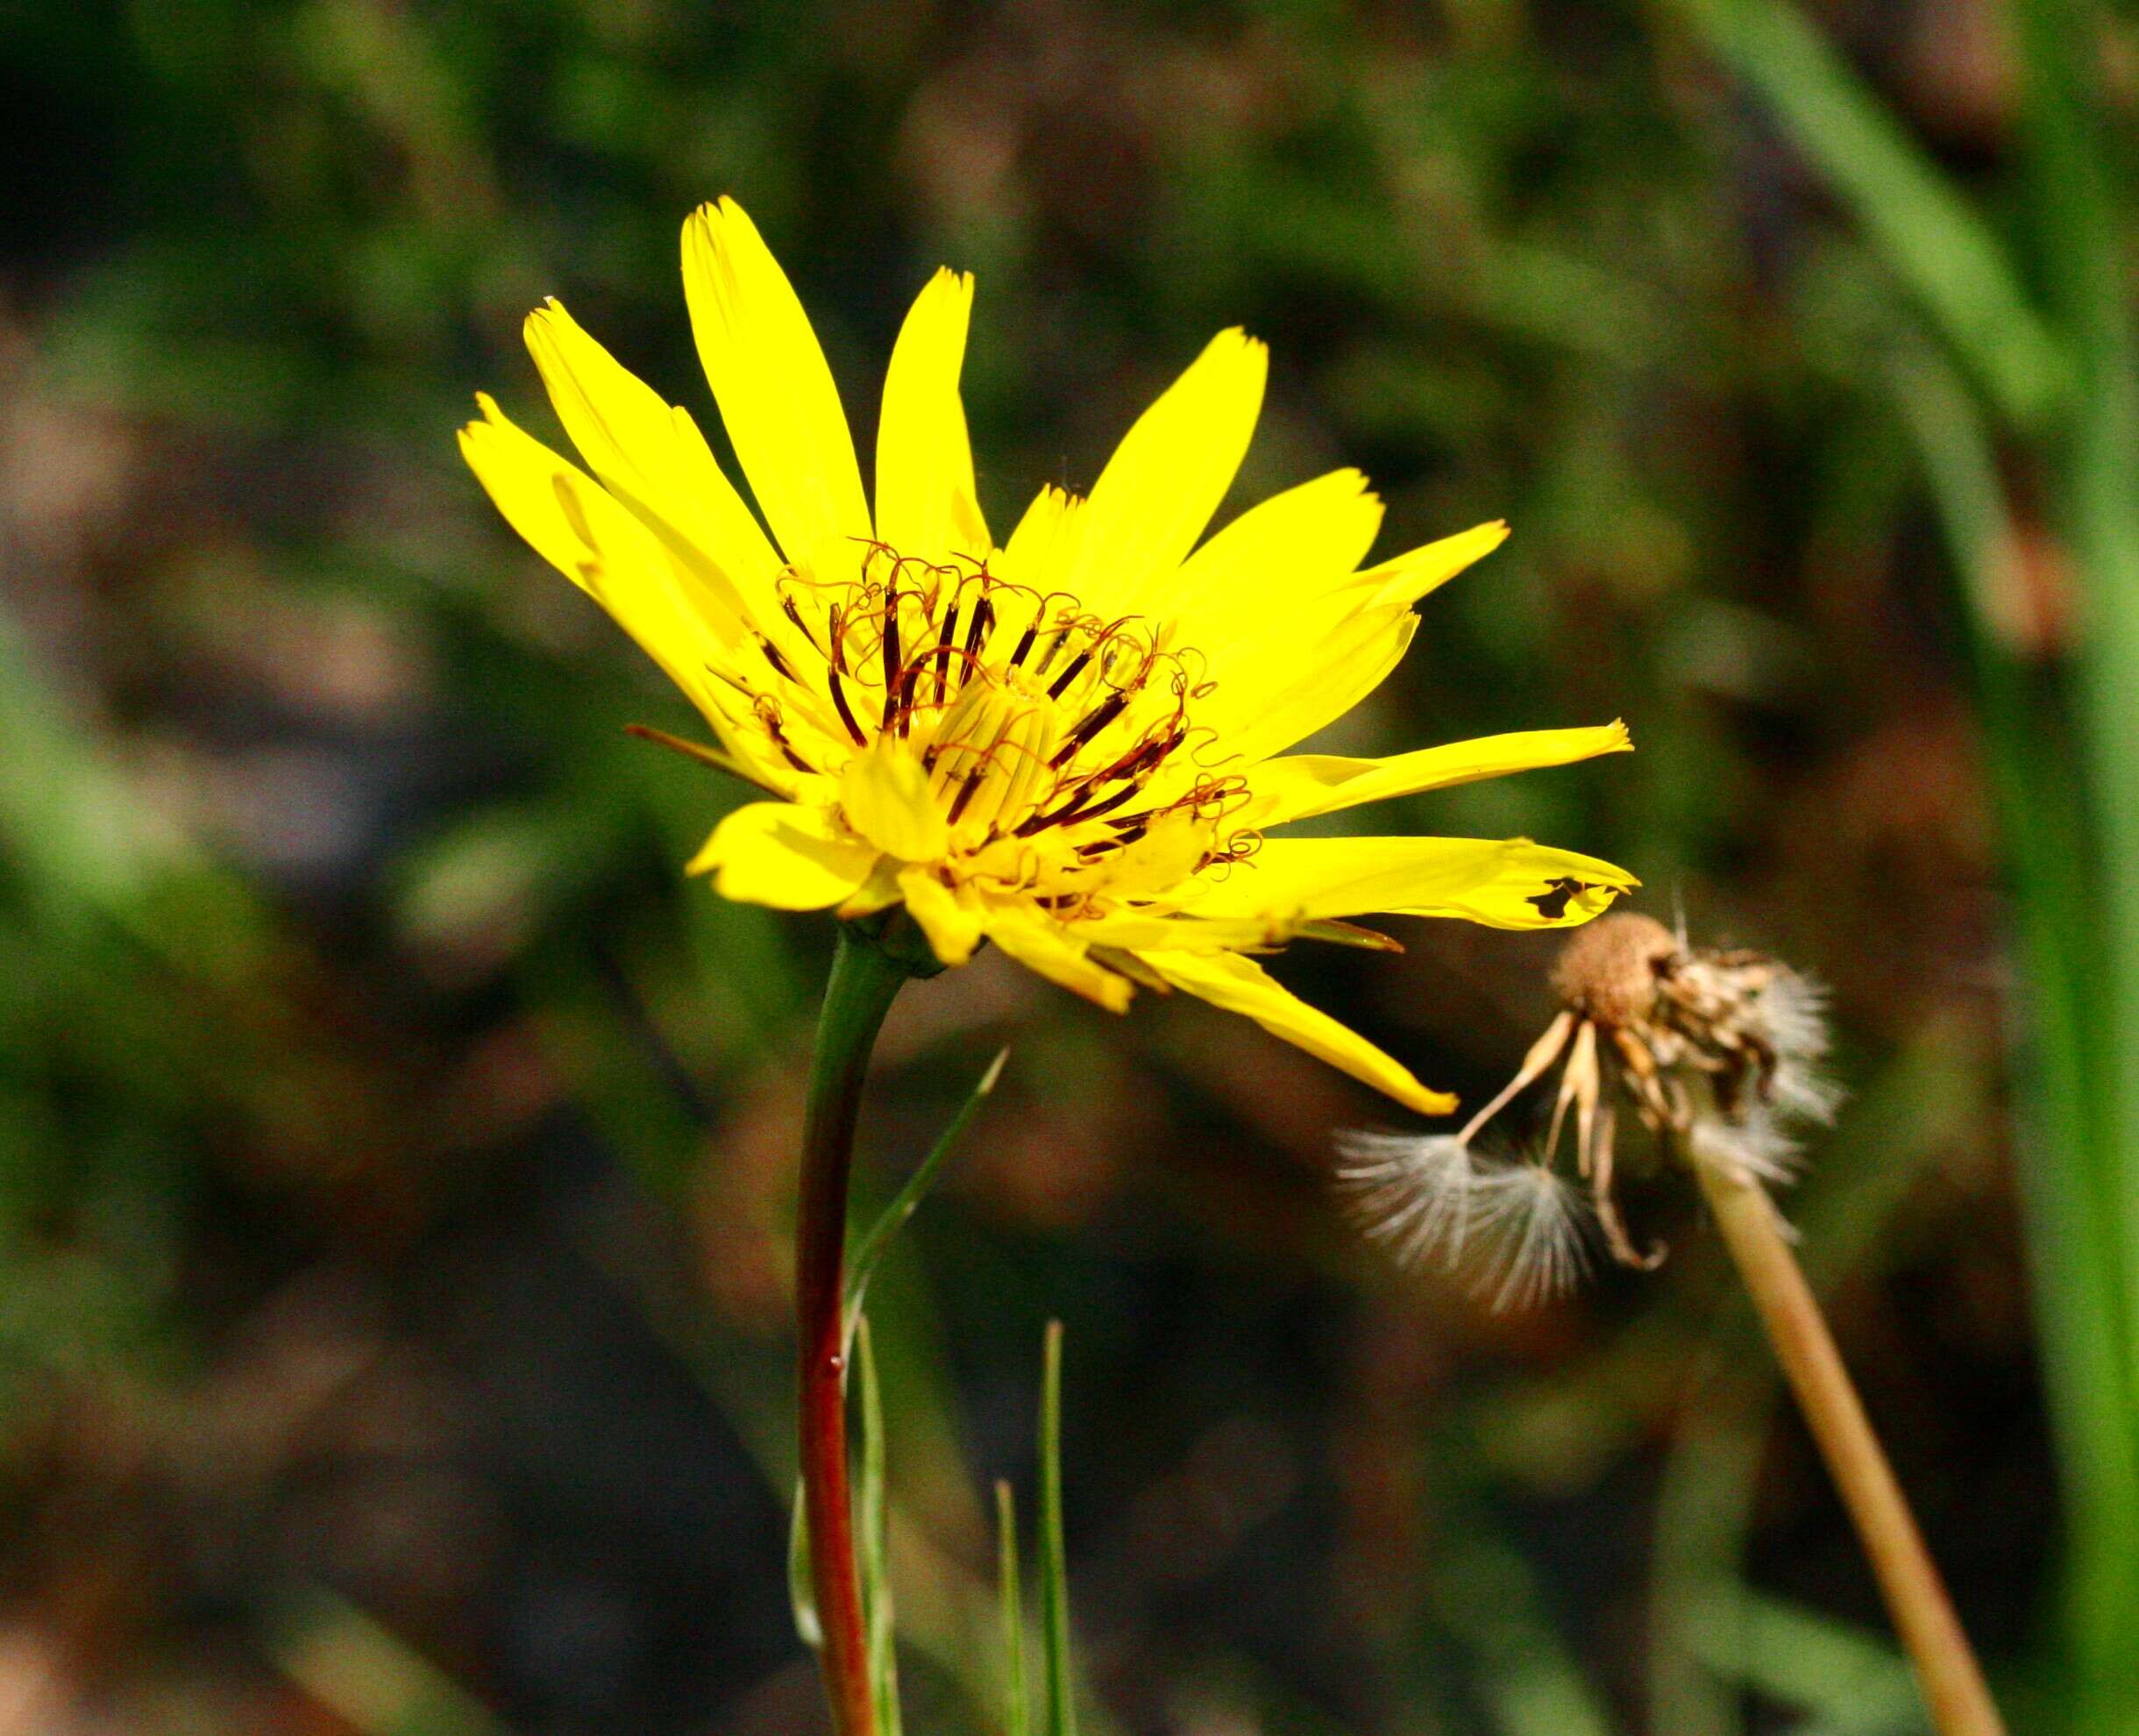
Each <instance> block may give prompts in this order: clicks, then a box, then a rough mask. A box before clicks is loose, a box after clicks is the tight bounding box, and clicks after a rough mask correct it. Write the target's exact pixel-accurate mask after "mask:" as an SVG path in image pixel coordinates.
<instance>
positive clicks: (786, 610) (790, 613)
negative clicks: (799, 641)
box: [780, 597, 824, 653]
mask: <svg viewBox="0 0 2139 1736" xmlns="http://www.w3.org/2000/svg"><path fill="white" fill-rule="evenodd" d="M780 610H781V613H783V614H784V615H786V617H787V618H788V619H789V620H790V621H792V622H793V623H794V624H795V631H797V632H798V633H799V634H801V636H802V637H804V638H806V639H807V640H808V641H809V646H810V649H811V650H812V651H817V652H819V653H821V652H822V651H823V650H824V647H823V646H822V645H821V644H818V643H817V636H816V635H815V634H814V633H813V632H811V631H810V630H809V628H808V627H807V625H806V624H804V622H803V620H802V610H801V607H800V606H799V604H798V603H797V602H796V601H795V600H794V599H793V598H792V597H782V598H781V599H780Z"/></svg>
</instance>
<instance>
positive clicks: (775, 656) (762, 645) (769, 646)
mask: <svg viewBox="0 0 2139 1736" xmlns="http://www.w3.org/2000/svg"><path fill="white" fill-rule="evenodd" d="M757 648H758V650H760V651H763V652H764V654H765V661H766V662H767V663H769V664H771V665H772V672H773V673H774V674H775V675H777V676H778V677H779V678H780V679H781V680H783V681H792V680H793V679H795V672H794V671H793V670H792V669H791V668H790V667H789V666H788V664H787V659H786V658H784V657H782V656H781V655H780V653H779V647H778V646H777V645H775V644H773V643H772V641H771V640H770V639H768V638H767V637H765V636H764V634H763V633H760V634H759V635H758V636H757Z"/></svg>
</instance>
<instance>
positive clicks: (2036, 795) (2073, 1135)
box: [1889, 356, 2139, 1676]
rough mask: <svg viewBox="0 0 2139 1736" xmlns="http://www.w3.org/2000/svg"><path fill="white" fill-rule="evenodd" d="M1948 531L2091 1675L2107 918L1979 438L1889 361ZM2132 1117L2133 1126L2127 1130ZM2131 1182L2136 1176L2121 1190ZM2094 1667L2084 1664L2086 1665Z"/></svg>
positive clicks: (2107, 1195) (2098, 1510) (2127, 1476)
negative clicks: (2004, 876) (2050, 721)
mask: <svg viewBox="0 0 2139 1736" xmlns="http://www.w3.org/2000/svg"><path fill="white" fill-rule="evenodd" d="M1889 373H1890V377H1891V378H1892V379H1893V381H1894V388H1895V395H1896V398H1897V400H1898V402H1899V403H1900V405H1901V411H1902V416H1903V419H1904V421H1905V423H1907V425H1908V428H1909V430H1910V431H1911V433H1912V434H1913V435H1914V436H1915V441H1916V445H1917V447H1918V450H1919V452H1920V454H1921V455H1922V460H1923V465H1924V472H1925V475H1926V477H1927V479H1928V480H1929V484H1930V493H1931V498H1932V502H1933V504H1934V506H1935V507H1936V510H1937V514H1938V517H1939V522H1940V525H1941V528H1942V529H1943V530H1944V533H1945V537H1946V541H1947V543H1948V544H1949V547H1950V549H1951V555H1952V559H1953V561H1954V565H1955V566H1956V568H1957V570H1958V573H1959V574H1960V576H1961V580H1962V587H1961V588H1962V592H1963V596H1964V600H1965V604H1966V605H1967V606H1966V607H1965V608H1964V609H1963V611H1962V614H1963V618H1964V623H1965V626H1966V627H1967V628H1968V630H1969V632H1968V637H1969V642H1970V649H1971V653H1972V660H1973V663H1974V666H1975V672H1976V687H1977V702H1978V707H1979V713H1980V715H1981V718H1982V728H1983V741H1984V755H1985V761H1986V771H1987V772H1988V774H1989V782H1990V786H1991V792H1992V795H1993V800H1994V801H1995V803H1996V805H1997V808H1998V815H1999V829H2000V834H2001V836H2002V838H2003V841H2004V845H2005V854H2006V857H2007V866H2008V873H2009V875H2010V877H2011V881H2012V886H2013V891H2014V893H2015V898H2014V915H2015V929H2016V933H2015V941H2016V943H2017V945H2018V950H2019V955H2020V958H2021V961H2022V964H2023V966H2024V970H2025V976H2026V994H2025V1004H2024V1006H2023V1007H2022V1008H2021V1009H2020V1012H2021V1014H2022V1019H2023V1020H2024V1021H2025V1024H2026V1026H2027V1029H2026V1031H2025V1032H2024V1033H2020V1034H2016V1035H2018V1037H2019V1040H2018V1041H2016V1042H2015V1049H2016V1050H2017V1051H2018V1052H2019V1053H2020V1054H2021V1055H2022V1056H2023V1057H2025V1061H2026V1064H2024V1065H2023V1066H2022V1068H2021V1070H2020V1092H2021V1104H2022V1114H2023V1117H2024V1121H2025V1129H2024V1137H2023V1139H2022V1186H2023V1192H2024V1197H2025V1201H2026V1206H2027V1211H2028V1217H2029V1236H2028V1250H2029V1259H2030V1262H2031V1263H2032V1265H2033V1268H2034V1282H2033V1284H2032V1289H2033V1291H2034V1295H2035V1307H2036V1320H2037V1332H2038V1334H2039V1336H2040V1338H2041V1341H2042V1345H2043V1370H2044V1377H2045V1381H2046V1384H2047V1385H2048V1387H2049V1391H2050V1412H2051V1422H2052V1427H2053V1430H2054V1431H2055V1434H2056V1437H2057V1449H2058V1458H2059V1462H2060V1469H2061V1472H2062V1479H2063V1483H2064V1500H2065V1502H2066V1503H2067V1505H2068V1508H2069V1511H2070V1512H2071V1521H2070V1523H2069V1524H2068V1525H2067V1526H2066V1527H2065V1535H2066V1537H2067V1539H2068V1542H2067V1545H2066V1548H2067V1551H2068V1554H2067V1559H2066V1562H2065V1569H2064V1570H2065V1576H2066V1581H2067V1590H2066V1601H2067V1604H2068V1610H2067V1618H2068V1620H2069V1621H2070V1622H2071V1633H2072V1640H2073V1643H2074V1648H2075V1650H2076V1652H2077V1653H2078V1654H2079V1658H2080V1659H2081V1660H2082V1661H2083V1670H2082V1674H2083V1675H2086V1676H2100V1674H2101V1672H2102V1671H2104V1670H2105V1669H2107V1670H2109V1671H2111V1672H2112V1673H2114V1669H2115V1668H2116V1661H2117V1660H2119V1659H2123V1658H2129V1657H2131V1656H2132V1655H2134V1654H2139V1636H2135V1634H2134V1633H2133V1631H2132V1623H2133V1617H2134V1611H2135V1610H2139V1439H2135V1432H2134V1429H2133V1425H2132V1418H2133V1416H2134V1415H2135V1414H2139V1406H2135V1404H2134V1393H2135V1384H2139V1383H2135V1378H2134V1370H2133V1368H2132V1366H2131V1362H2130V1361H2129V1347H2130V1346H2131V1345H2132V1343H2133V1342H2134V1338H2135V1332H2139V1323H2135V1320H2134V1309H2135V1306H2139V1296H2135V1294H2134V1283H2133V1278H2134V1274H2135V1272H2139V1263H2135V1262H2134V1261H2132V1260H2130V1259H2128V1258H2127V1257H2125V1255H2126V1250H2125V1249H2124V1248H2123V1247H2121V1234H2122V1230H2123V1226H2122V1224H2121V1220H2120V1215H2119V1204H2118V1201H2119V1194H2120V1187H2119V1184H2120V1177H2121V1175H2122V1174H2123V1171H2124V1168H2125V1162H2126V1160H2125V1158H2124V1156H2123V1153H2122V1148H2121V1142H2120V1141H2118V1140H2116V1139H2115V1138H2114V1137H2113V1136H2111V1135H2110V1134H2109V1131H2108V1130H2109V1129H2110V1128H2114V1127H2115V1126H2117V1125H2119V1124H2120V1123H2119V1120H2118V1114H2117V1106H2116V1105H2115V1103H2114V1101H2107V1102H2105V1101H2104V1100H2103V1099H2104V1098H2105V1096H2106V1095H2107V1093H2110V1092H2115V1091H2116V1090H2118V1089H2119V1081H2120V1078H2121V1076H2122V1075H2124V1074H2127V1073H2128V1071H2129V1069H2128V1068H2124V1067H2121V1066H2120V1065H2118V1064H2115V1063H2114V1055H2115V1049H2114V1046H2113V1043H2112V1042H2105V1041H2104V1032H2103V1030H2102V1028H2101V1024H2102V1020H2101V1012H2102V1007H2103V1004H2104V1001H2105V1000H2106V998H2107V997H2106V996H2105V994H2104V992H2103V985H2102V983H2101V981H2100V974H2101V968H2102V964H2103V949H2102V948H2101V945H2100V926H2101V913H2100V908H2099V903H2098V900H2096V898H2095V897H2094V895H2093V892H2092V889H2091V887H2092V879H2093V877H2092V876H2091V875H2090V873H2089V872H2088V864H2089V851H2088V847H2087V843H2086V836H2085V827H2084V824H2083V822H2082V820H2081V818H2080V816H2079V813H2078V812H2077V810H2076V808H2075V802H2074V793H2073V792H2072V791H2071V789H2070V788H2069V787H2068V786H2067V784H2066V782H2065V780H2063V779H2045V778H2043V777H2042V776H2040V775H2039V768H2040V767H2041V766H2042V765H2045V764H2051V763H2056V762H2057V761H2059V760H2061V759H2063V758H2065V757H2066V756H2065V754H2064V752H2063V751H2061V750H2062V749H2063V747H2064V743H2062V742H2060V741H2058V740H2057V738H2056V736H2054V735H2053V733H2052V731H2051V730H2050V729H2049V728H2047V727H2046V725H2045V722H2044V720H2043V717H2042V716H2041V715H2040V713H2041V711H2042V709H2043V708H2042V706H2041V704H2040V703H2039V701H2038V699H2037V696H2036V694H2034V693H2033V692H2032V691H2031V688H2032V687H2034V686H2035V685H2036V682H2035V679H2034V677H2033V675H2032V672H2030V671H2029V669H2028V668H2027V667H2026V666H2025V665H2023V664H2022V662H2021V661H2020V659H2019V658H2016V657H2015V656H2014V655H2013V653H2012V652H2011V651H2009V650H2008V648H2007V647H2005V646H2003V645H2002V644H2000V640H1999V635H1998V630H1997V624H1996V623H1998V621H1999V619H2000V605H1999V603H1998V601H1997V595H1998V591H1999V589H2000V587H2001V586H2002V587H2012V586H2013V585H2015V584H2016V583H2017V580H2015V578H2014V577H2013V576H2012V575H2011V574H2010V573H2008V572H2006V571H2005V570H2004V566H2005V564H2007V563H2009V562H2010V560H2011V559H2012V554H2011V551H2012V548H2013V546H2014V541H2015V539H2014V534H2013V529H2012V526H2011V523H2010V521H2009V516H2008V513H2007V510H2006V507H2005V500H2004V488H2003V485H2002V483H2001V481H2000V477H1999V473H1998V468H1997V460H1996V456H1995V453H1994V451H1993V445H1992V441H1991V437H1990V434H1989V432H1988V430H1986V429H1984V428H1983V427H1982V426H1981V422H1980V417H1979V416H1978V414H1977V412H1976V409H1975V407H1974V405H1973V404H1972V402H1970V400H1969V398H1968V395H1967V394H1966V393H1965V390H1964V389H1963V388H1962V387H1961V385H1960V383H1959V382H1958V381H1956V380H1954V379H1952V378H1951V375H1950V374H1948V373H1947V372H1946V371H1945V370H1944V369H1943V368H1942V367H1941V366H1939V365H1938V363H1937V362H1936V359H1933V358H1929V357H1908V356H1904V357H1901V358H1898V359H1895V360H1894V361H1893V362H1892V363H1890V365H1889ZM2124 1124H2125V1125H2129V1123H2128V1122H2126V1123H2124ZM2089 1660H2092V1662H2091V1663H2090V1662H2087V1661H2089Z"/></svg>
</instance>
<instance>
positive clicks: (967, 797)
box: [944, 760, 988, 826]
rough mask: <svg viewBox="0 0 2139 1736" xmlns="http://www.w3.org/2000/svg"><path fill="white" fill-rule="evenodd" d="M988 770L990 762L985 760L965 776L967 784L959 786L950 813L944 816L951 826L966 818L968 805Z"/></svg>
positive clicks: (952, 799) (951, 803)
mask: <svg viewBox="0 0 2139 1736" xmlns="http://www.w3.org/2000/svg"><path fill="white" fill-rule="evenodd" d="M987 770H988V762H987V761H986V760H983V761H981V763H980V764H979V765H976V766H975V767H974V768H973V769H972V770H971V771H970V772H967V773H966V774H965V782H963V784H961V785H959V786H958V793H957V794H956V795H955V796H953V797H952V798H951V800H950V812H949V814H948V815H945V816H944V817H945V818H946V819H947V820H948V821H949V822H950V824H952V825H954V826H956V824H957V823H958V822H959V821H960V820H962V819H963V818H964V816H965V810H966V807H967V804H968V803H970V801H971V800H973V792H974V791H975V790H977V789H978V788H979V787H980V780H981V779H982V777H983V776H984V774H985V773H986V772H987Z"/></svg>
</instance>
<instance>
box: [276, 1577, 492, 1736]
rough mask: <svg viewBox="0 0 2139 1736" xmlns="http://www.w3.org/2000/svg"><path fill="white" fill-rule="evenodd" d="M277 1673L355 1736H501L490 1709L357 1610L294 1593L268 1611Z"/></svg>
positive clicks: (319, 1590) (336, 1599)
mask: <svg viewBox="0 0 2139 1736" xmlns="http://www.w3.org/2000/svg"><path fill="white" fill-rule="evenodd" d="M264 1638H265V1640H266V1646H267V1650H268V1652H269V1654H271V1655H272V1656H273V1657H274V1661H275V1664H276V1666H277V1667H278V1668H280V1669H281V1671H282V1673H283V1674H284V1675H285V1676H288V1678H289V1679H290V1680H291V1681H292V1682H295V1683H296V1684H297V1685H298V1686H299V1687H300V1688H302V1689H303V1690H304V1691H305V1692H306V1693H307V1694H309V1696H311V1697H312V1698H313V1699H315V1700H316V1701H317V1702H318V1703H319V1704H321V1705H323V1706H324V1707H326V1708H327V1709H328V1711H330V1712H332V1713H333V1714H334V1715H335V1717H336V1718H338V1719H340V1720H341V1721H342V1722H343V1723H344V1724H345V1725H347V1726H348V1728H349V1729H351V1730H352V1731H354V1732H358V1736H506V1728H507V1727H506V1725H504V1723H503V1722H502V1721H501V1720H500V1719H499V1718H497V1716H496V1715H495V1714H494V1713H493V1712H492V1711H490V1710H489V1708H488V1707H487V1706H485V1705H484V1704H482V1702H480V1700H478V1699H477V1698H476V1697H474V1696H473V1694H471V1693H469V1692H468V1690H466V1689H465V1688H463V1687H461V1686H460V1685H459V1683H457V1682H455V1681H454V1680H453V1679H452V1678H451V1676H447V1675H446V1674H445V1673H444V1671H443V1670H441V1669H440V1668H438V1667H437V1665H436V1664H434V1663H432V1662H431V1661H430V1660H429V1659H428V1658H426V1657H424V1656H423V1654H422V1653H421V1652H418V1651H417V1650H416V1648H415V1647H412V1646H410V1645H409V1643H408V1642H407V1641H406V1640H402V1637H401V1636H400V1635H399V1634H397V1633H394V1630H393V1629H391V1628H390V1627H387V1626H385V1625H384V1624H383V1623H381V1622H380V1621H377V1620H375V1619H373V1617H372V1616H370V1615H369V1614H367V1613H366V1611H363V1610H362V1609H359V1607H358V1606H357V1605H356V1604H352V1603H351V1602H350V1601H349V1600H348V1599H347V1598H345V1597H341V1596H339V1595H338V1593H336V1592H333V1591H330V1590H327V1589H326V1588H325V1587H323V1586H318V1585H305V1586H301V1587H297V1588H295V1589H293V1590H289V1591H288V1592H287V1593H285V1594H284V1595H283V1596H281V1597H278V1598H277V1599H276V1600H275V1602H274V1604H273V1605H272V1606H270V1608H269V1609H268V1610H267V1611H266V1626H265V1634H264Z"/></svg>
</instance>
